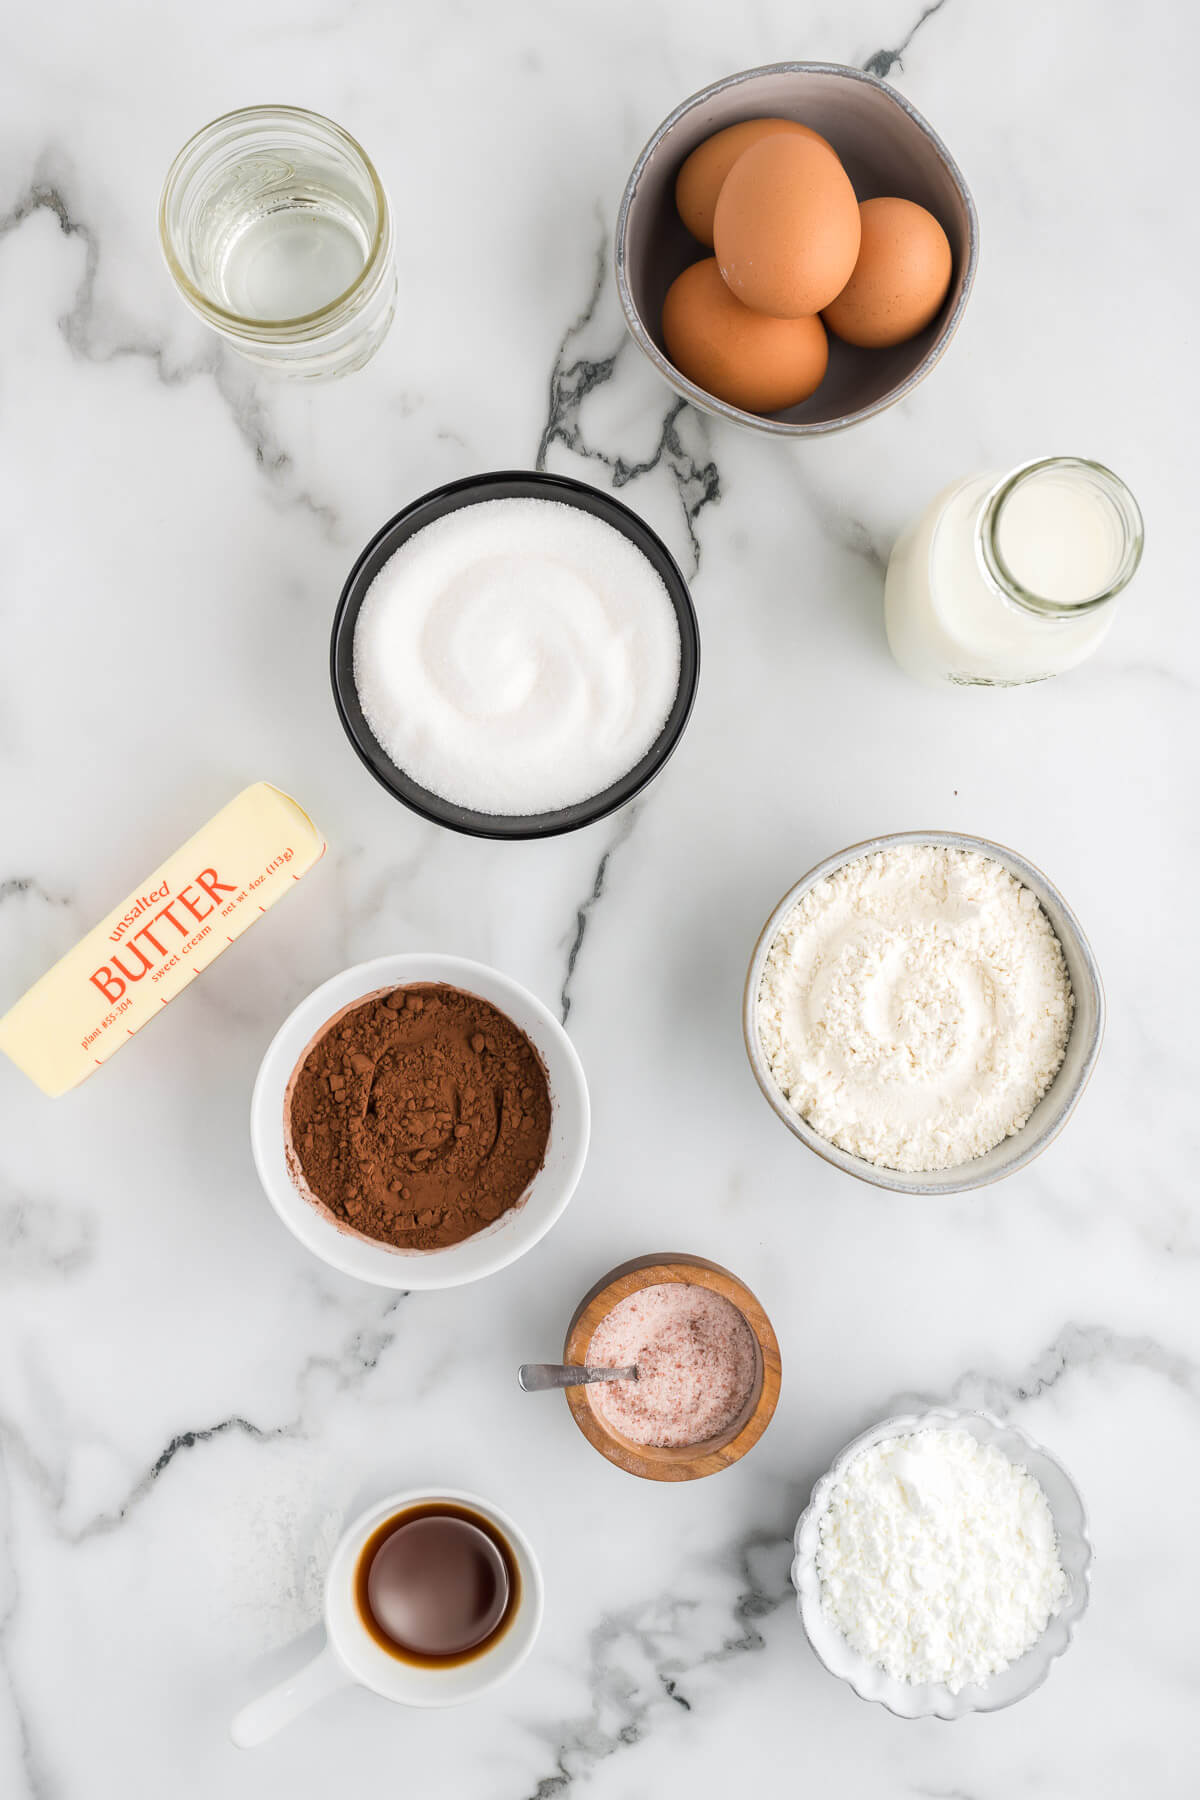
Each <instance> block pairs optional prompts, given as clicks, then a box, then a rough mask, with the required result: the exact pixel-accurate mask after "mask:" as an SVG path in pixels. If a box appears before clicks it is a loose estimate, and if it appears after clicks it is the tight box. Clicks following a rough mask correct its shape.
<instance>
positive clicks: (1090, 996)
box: [742, 831, 1104, 1194]
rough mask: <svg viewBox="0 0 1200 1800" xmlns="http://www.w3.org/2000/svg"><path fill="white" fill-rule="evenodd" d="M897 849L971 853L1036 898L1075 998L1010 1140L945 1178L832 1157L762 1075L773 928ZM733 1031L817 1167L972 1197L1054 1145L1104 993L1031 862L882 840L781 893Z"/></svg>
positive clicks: (955, 846) (897, 838)
mask: <svg viewBox="0 0 1200 1800" xmlns="http://www.w3.org/2000/svg"><path fill="white" fill-rule="evenodd" d="M903 844H914V845H920V844H932V845H935V846H936V847H937V848H939V849H945V850H973V851H975V852H977V853H978V854H979V855H981V856H990V857H992V858H993V859H994V860H995V861H996V862H998V863H1000V864H1001V865H1002V867H1004V868H1005V869H1007V870H1008V872H1009V874H1010V875H1012V876H1014V877H1015V879H1016V880H1017V881H1019V882H1021V883H1022V884H1023V886H1025V887H1027V888H1029V889H1030V891H1031V892H1032V893H1033V894H1035V895H1036V896H1037V899H1038V902H1039V904H1040V906H1041V908H1042V911H1043V912H1044V913H1045V915H1046V917H1047V918H1048V919H1049V921H1050V924H1051V927H1052V929H1053V931H1054V935H1055V936H1056V937H1057V939H1058V941H1059V943H1060V944H1061V945H1062V951H1063V956H1064V958H1065V959H1066V964H1067V973H1068V974H1069V976H1070V978H1071V988H1072V992H1073V993H1074V996H1075V1011H1074V1016H1073V1019H1072V1022H1071V1035H1070V1037H1069V1038H1068V1039H1067V1047H1066V1052H1065V1054H1064V1056H1063V1060H1062V1065H1061V1067H1060V1068H1059V1071H1058V1073H1057V1075H1056V1076H1055V1077H1054V1080H1053V1081H1052V1082H1051V1083H1050V1086H1049V1087H1048V1088H1047V1090H1046V1092H1045V1093H1044V1094H1043V1095H1042V1098H1041V1099H1040V1100H1039V1101H1038V1103H1037V1105H1036V1106H1035V1107H1034V1109H1033V1111H1032V1112H1031V1113H1030V1115H1029V1117H1028V1119H1027V1120H1026V1121H1025V1123H1024V1125H1022V1126H1021V1128H1020V1129H1019V1130H1018V1131H1014V1132H1013V1133H1012V1134H1011V1135H1010V1136H1009V1137H1006V1138H1002V1139H1001V1140H1000V1142H999V1143H998V1144H996V1145H994V1146H993V1148H992V1149H991V1150H987V1151H985V1152H984V1154H983V1155H982V1156H976V1157H973V1158H972V1160H971V1161H970V1162H965V1163H958V1164H956V1165H955V1166H954V1167H953V1168H950V1169H931V1170H925V1171H922V1172H921V1173H918V1174H909V1173H907V1172H905V1171H904V1170H901V1169H888V1168H884V1167H883V1165H882V1164H880V1163H872V1162H867V1161H866V1160H865V1158H863V1157H861V1156H852V1155H851V1154H850V1153H849V1151H846V1150H841V1149H839V1148H838V1146H837V1145H836V1144H833V1143H831V1142H830V1141H829V1139H828V1138H824V1137H822V1136H821V1134H820V1132H818V1131H814V1129H813V1127H812V1126H811V1125H810V1124H809V1123H808V1121H807V1119H803V1118H801V1116H800V1114H799V1113H798V1112H797V1111H796V1109H795V1107H794V1106H793V1105H792V1104H791V1102H790V1101H789V1100H788V1097H787V1095H786V1094H785V1093H784V1092H783V1090H782V1088H781V1087H780V1086H779V1084H778V1082H777V1081H776V1080H775V1077H774V1075H773V1074H772V1073H771V1068H770V1065H769V1063H768V1061H767V1057H766V1053H765V1051H764V1049H763V1046H762V1043H761V1040H760V1038H759V1031H758V999H759V991H760V989H761V987H762V980H763V970H764V968H765V966H766V961H767V957H768V956H769V954H770V951H771V946H772V944H773V943H774V942H775V939H776V937H777V936H778V935H779V931H780V927H781V926H782V924H783V921H784V920H785V919H786V918H787V915H788V913H789V912H790V911H791V910H792V908H793V906H795V904H796V902H797V901H798V900H801V899H803V897H804V895H805V894H807V893H808V892H809V890H810V889H811V888H814V887H816V885H817V883H818V882H820V881H824V880H826V879H827V878H828V877H829V876H830V875H832V874H834V873H835V871H836V870H838V869H840V868H842V867H843V866H844V865H845V864H846V863H852V862H856V861H857V860H858V859H859V858H860V857H864V856H873V855H875V853H876V852H877V851H881V850H894V849H896V848H897V847H899V846H900V845H903ZM742 1030H743V1034H744V1036H745V1040H746V1054H747V1055H748V1056H749V1058H750V1067H751V1068H752V1069H753V1071H754V1079H755V1080H756V1081H757V1082H758V1085H759V1087H760V1088H761V1089H762V1091H763V1094H764V1096H765V1098H766V1100H767V1102H768V1104H769V1106H770V1107H771V1110H772V1112H774V1113H775V1114H776V1115H777V1116H778V1117H779V1118H780V1119H782V1120H783V1122H784V1124H785V1125H786V1126H787V1128H788V1130H789V1131H790V1132H792V1133H793V1134H794V1136H796V1137H798V1138H799V1139H800V1141H801V1143H803V1144H807V1145H808V1148H809V1149H810V1150H815V1151H816V1153H817V1155H818V1156H820V1157H823V1158H824V1159H825V1161H826V1162H830V1163H832V1164H833V1165H834V1167H835V1168H838V1169H842V1170H843V1171H844V1172H845V1173H846V1174H847V1175H854V1176H856V1177H857V1179H858V1180H859V1181H868V1182H870V1183H871V1184H872V1185H873V1186H874V1187H881V1188H890V1189H891V1190H892V1191H893V1192H895V1193H899V1194H962V1193H966V1192H968V1191H970V1190H971V1189H974V1188H981V1187H987V1186H988V1185H989V1184H990V1183H991V1182H993V1181H1000V1180H1002V1179H1003V1178H1004V1177H1005V1176H1006V1175H1013V1174H1015V1173H1016V1171H1017V1170H1018V1169H1023V1168H1024V1167H1025V1166H1026V1164H1027V1163H1031V1162H1032V1161H1033V1159H1034V1157H1036V1156H1040V1155H1041V1153H1042V1151H1043V1150H1044V1149H1045V1148H1046V1146H1047V1145H1048V1144H1050V1143H1052V1142H1053V1141H1054V1139H1055V1138H1056V1137H1057V1136H1058V1134H1059V1132H1060V1131H1061V1130H1062V1128H1063V1126H1064V1125H1065V1124H1066V1122H1067V1120H1068V1119H1069V1118H1070V1116H1071V1114H1072V1113H1073V1112H1074V1110H1075V1108H1076V1106H1077V1105H1078V1103H1079V1099H1080V1096H1081V1095H1082V1093H1083V1090H1084V1088H1085V1087H1086V1086H1087V1084H1088V1082H1089V1081H1090V1080H1091V1076H1092V1070H1093V1069H1094V1068H1095V1066H1096V1058H1097V1057H1098V1056H1099V1054H1100V1045H1101V1042H1102V1040H1103V1038H1104V987H1103V984H1102V982H1101V980H1100V970H1099V968H1098V967H1097V964H1096V959H1095V957H1094V956H1093V954H1092V947H1091V945H1090V944H1089V943H1088V941H1087V938H1086V937H1085V936H1084V931H1083V927H1082V925H1081V924H1080V923H1079V920H1078V919H1077V918H1076V917H1075V914H1074V913H1073V912H1072V911H1071V908H1070V907H1069V906H1068V905H1067V902H1066V901H1065V900H1064V899H1063V897H1062V895H1061V894H1060V893H1059V891H1058V889H1057V888H1056V887H1055V886H1054V885H1053V883H1052V882H1050V881H1049V880H1048V879H1047V878H1046V876H1045V875H1043V874H1042V871H1041V870H1040V869H1038V868H1035V867H1034V865H1033V863H1030V862H1026V860H1025V858H1024V857H1023V856H1019V855H1018V854H1017V852H1016V851H1015V850H1008V849H1006V848H1005V846H1004V845H1003V844H994V843H992V842H991V840H990V839H988V838H979V837H966V836H964V835H963V834H962V833H961V832H957V831H895V832H892V833H890V834H889V835H888V836H886V837H876V838H868V839H867V840H866V842H865V843H861V844H851V845H850V847H849V849H847V850H839V851H838V852H837V854H836V855H835V856H827V857H826V858H825V860H824V862H819V863H818V864H817V866H816V868H814V869H810V870H809V871H808V874H807V875H805V876H802V877H801V879H800V880H799V881H798V882H797V883H796V884H795V886H794V887H791V888H789V889H788V891H787V893H786V894H785V895H784V896H783V899H782V900H781V901H780V902H779V904H778V906H776V907H775V909H774V911H773V912H772V913H771V916H770V918H769V919H768V920H767V922H766V924H765V925H764V926H763V928H762V931H761V933H760V934H759V938H758V942H757V944H756V945H755V946H754V954H753V956H752V957H751V958H750V971H749V974H748V975H747V977H746V989H745V994H744V996H743V1002H742Z"/></svg>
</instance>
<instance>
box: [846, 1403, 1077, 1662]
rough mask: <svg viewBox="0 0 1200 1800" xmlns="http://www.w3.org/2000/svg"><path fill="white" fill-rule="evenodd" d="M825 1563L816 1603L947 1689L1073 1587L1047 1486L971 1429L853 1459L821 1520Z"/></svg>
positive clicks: (1047, 1614)
mask: <svg viewBox="0 0 1200 1800" xmlns="http://www.w3.org/2000/svg"><path fill="white" fill-rule="evenodd" d="M816 1565H817V1573H818V1575H819V1577H820V1581H821V1604H822V1606H823V1607H824V1609H825V1612H826V1614H827V1615H828V1617H829V1618H830V1619H831V1620H832V1621H833V1623H834V1624H835V1625H836V1626H837V1627H838V1629H839V1630H840V1631H841V1632H842V1634H843V1636H844V1637H845V1638H846V1639H847V1641H848V1642H849V1643H850V1644H851V1645H852V1646H853V1648H854V1649H855V1650H857V1651H858V1652H859V1654H860V1655H861V1656H864V1657H867V1658H868V1659H869V1660H870V1661H872V1662H874V1663H876V1664H878V1665H879V1666H880V1667H881V1668H883V1669H885V1670H886V1671H887V1673H888V1674H889V1675H892V1676H893V1677H895V1678H896V1679H897V1680H899V1681H910V1682H925V1681H936V1682H942V1683H944V1684H945V1686H946V1687H948V1688H949V1689H950V1691H951V1692H952V1693H958V1692H959V1690H960V1689H961V1688H963V1687H965V1686H966V1685H967V1683H968V1682H983V1681H986V1679H987V1677H988V1676H989V1675H994V1674H997V1673H999V1671H1000V1670H1001V1669H1004V1668H1007V1667H1008V1665H1009V1663H1011V1662H1015V1660H1016V1659H1017V1657H1019V1656H1022V1655H1024V1653H1025V1651H1026V1650H1028V1649H1029V1648H1030V1647H1031V1646H1032V1645H1033V1644H1034V1643H1036V1642H1037V1639H1038V1638H1039V1637H1040V1636H1041V1634H1042V1632H1043V1631H1044V1630H1045V1629H1046V1626H1047V1624H1048V1622H1049V1620H1050V1618H1051V1616H1052V1615H1053V1614H1054V1613H1055V1612H1057V1611H1058V1609H1059V1607H1060V1606H1061V1605H1062V1603H1063V1600H1064V1599H1065V1597H1066V1593H1067V1580H1066V1576H1065V1575H1064V1573H1063V1570H1062V1566H1061V1564H1060V1562H1059V1558H1058V1544H1057V1539H1056V1535H1055V1530H1054V1520H1053V1517H1052V1515H1051V1512H1050V1506H1049V1503H1048V1501H1047V1499H1046V1496H1045V1493H1044V1492H1043V1490H1042V1488H1041V1486H1040V1485H1039V1483H1038V1482H1037V1481H1035V1479H1034V1478H1033V1476H1032V1475H1030V1473H1029V1472H1028V1470H1027V1469H1024V1468H1022V1467H1021V1466H1020V1465H1018V1464H1016V1463H1013V1462H1010V1461H1009V1459H1008V1457H1006V1456H1005V1455H1004V1454H1003V1452H1002V1451H1001V1450H999V1449H997V1448H996V1446H995V1445H992V1444H981V1443H979V1442H978V1441H977V1439H976V1438H975V1437H974V1436H973V1435H972V1434H971V1433H970V1432H969V1431H962V1430H946V1431H932V1430H931V1431H919V1432H914V1433H911V1434H909V1435H908V1436H905V1437H897V1438H887V1439H884V1441H883V1442H881V1443H879V1444H876V1445H874V1446H872V1447H870V1448H868V1449H866V1450H864V1451H863V1452H862V1453H861V1454H860V1455H858V1456H856V1457H855V1458H854V1460H853V1461H852V1462H851V1463H850V1464H849V1466H848V1467H847V1469H846V1470H845V1472H844V1474H843V1476H842V1478H841V1480H840V1481H839V1482H838V1483H837V1485H836V1486H835V1487H834V1489H833V1491H832V1493H831V1494H830V1497H829V1501H828V1504H827V1506H826V1510H825V1512H824V1513H823V1515H822V1517H821V1521H820V1545H819V1547H818V1550H817V1556H816Z"/></svg>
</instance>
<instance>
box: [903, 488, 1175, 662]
mask: <svg viewBox="0 0 1200 1800" xmlns="http://www.w3.org/2000/svg"><path fill="white" fill-rule="evenodd" d="M1141 554H1142V516H1141V513H1140V512H1139V510H1138V506H1137V502H1136V501H1135V499H1134V497H1133V495H1132V494H1131V493H1130V492H1129V489H1128V488H1127V487H1126V486H1125V484H1124V482H1122V481H1120V480H1118V478H1117V477H1116V476H1115V475H1114V474H1113V473H1112V471H1111V470H1110V469H1106V468H1104V467H1102V465H1101V464H1100V463H1094V462H1087V461H1085V460H1084V459H1083V458H1081V457H1073V456H1052V457H1047V458H1045V459H1043V460H1042V461H1040V462H1031V463H1024V464H1022V466H1021V467H1020V468H1018V469H1015V470H1014V471H1013V472H1012V473H1011V474H1010V475H1001V476H997V475H995V474H994V473H992V474H983V475H971V476H968V477H967V479H966V480H965V481H957V482H955V483H954V484H953V485H952V486H951V487H948V488H946V489H945V490H944V492H942V493H940V494H939V495H938V496H937V498H936V499H935V500H934V501H933V502H932V504H931V505H930V506H929V507H928V509H927V510H926V511H925V512H924V513H923V514H922V515H921V517H920V518H919V519H917V520H916V522H915V523H914V524H912V525H910V526H909V527H908V528H907V530H905V531H904V532H902V533H901V535H900V537H899V539H898V540H897V542H896V546H895V549H894V550H893V551H892V555H891V560H890V561H889V563H888V570H887V581H886V585H885V589H884V612H885V616H886V621H887V634H888V643H889V644H890V645H891V649H892V654H893V656H894V657H895V658H896V661H897V662H898V663H899V664H900V666H901V668H902V669H904V670H906V671H907V673H908V674H910V675H915V676H916V677H917V678H918V680H922V681H952V682H957V683H960V684H963V685H966V686H977V687H1015V686H1018V685H1019V684H1021V683H1022V682H1027V681H1045V680H1047V679H1048V677H1050V676H1051V675H1058V674H1061V673H1062V671H1063V670H1064V669H1070V668H1073V667H1074V666H1075V664H1076V663H1080V662H1082V661H1083V660H1084V658H1085V657H1087V656H1090V655H1091V653H1092V651H1093V650H1094V649H1095V648H1096V646H1097V645H1098V644H1099V642H1100V640H1101V638H1102V637H1103V636H1104V634H1105V633H1106V632H1107V630H1108V628H1109V626H1110V625H1111V624H1112V619H1113V603H1114V601H1115V599H1116V597H1117V595H1118V594H1119V593H1120V592H1121V590H1122V588H1123V587H1125V586H1126V585H1127V583H1128V582H1129V581H1130V579H1131V578H1132V576H1133V574H1134V571H1135V570H1136V568H1137V566H1138V562H1139V561H1140V559H1141Z"/></svg>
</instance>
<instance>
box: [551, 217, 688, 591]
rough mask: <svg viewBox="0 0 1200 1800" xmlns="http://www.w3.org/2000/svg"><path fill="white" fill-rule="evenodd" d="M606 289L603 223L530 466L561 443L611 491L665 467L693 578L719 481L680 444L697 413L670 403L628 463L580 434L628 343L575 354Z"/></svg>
mask: <svg viewBox="0 0 1200 1800" xmlns="http://www.w3.org/2000/svg"><path fill="white" fill-rule="evenodd" d="M607 287H608V232H607V230H606V229H605V228H604V227H603V225H602V226H601V236H600V242H599V245H598V246H597V249H596V253H595V257H594V260H593V268H592V286H591V291H590V293H589V295H588V298H587V301H586V303H585V305H584V307H583V310H582V311H581V312H580V313H579V314H578V315H577V316H576V318H575V319H574V320H573V321H572V322H571V324H569V325H568V326H567V329H566V330H565V331H564V333H563V335H562V337H561V339H560V340H559V345H558V350H557V352H556V354H555V358H554V365H553V368H552V369H551V371H550V388H549V403H548V409H547V414H546V423H545V425H544V426H543V428H542V436H541V442H540V443H539V445H538V453H537V460H536V463H535V467H536V468H538V469H540V470H545V468H546V466H547V461H548V458H549V454H550V450H551V448H552V447H553V446H554V445H555V444H561V445H562V446H563V447H564V449H566V450H569V451H570V452H571V453H572V454H573V455H575V456H580V457H583V458H585V459H586V460H587V461H589V462H599V463H601V464H602V465H603V466H604V468H606V469H607V470H608V473H609V476H610V479H611V483H612V486H613V487H614V488H623V487H627V486H628V485H629V483H630V482H633V481H636V480H638V478H639V477H640V476H643V475H649V474H651V473H652V472H653V471H654V470H655V469H657V468H659V467H660V466H661V467H664V468H665V469H666V470H667V471H668V473H669V474H670V476H671V478H672V480H673V481H674V484H675V488H676V492H677V494H678V497H679V504H680V507H681V509H682V511H683V517H684V522H685V524H686V527H687V533H688V542H689V544H690V546H691V553H692V567H691V571H690V573H691V575H692V576H693V577H695V576H696V575H697V574H698V572H699V569H700V538H699V534H698V532H697V529H696V521H697V519H698V518H699V516H700V514H701V513H702V512H703V510H704V508H705V507H706V506H709V505H712V504H715V503H716V502H717V501H719V500H720V498H721V479H720V473H719V471H718V469H717V465H716V463H715V462H713V461H712V460H711V459H705V458H704V457H702V456H697V455H693V454H692V452H691V451H690V450H689V449H688V448H687V446H686V444H685V443H684V441H683V436H682V432H681V424H682V420H683V418H684V417H686V418H687V419H689V420H695V421H696V424H697V429H698V430H700V431H701V432H703V431H704V429H705V428H704V426H703V424H702V422H701V421H700V419H699V415H698V414H696V413H694V412H693V410H692V408H691V407H690V406H688V404H687V402H686V401H684V400H680V399H672V401H671V403H670V405H669V406H668V407H667V410H666V413H665V414H664V415H663V421H662V425H661V428H660V430H659V434H658V442H657V444H656V445H655V447H654V449H653V451H652V452H651V454H650V455H649V456H648V457H643V458H640V459H638V460H632V461H631V460H630V459H629V458H627V457H625V456H624V455H623V454H622V453H621V452H620V451H619V450H606V449H603V448H601V447H600V446H598V445H596V444H594V443H591V442H590V441H589V440H588V438H587V436H586V434H585V432H584V428H583V423H582V419H581V413H582V409H583V404H584V402H585V401H586V399H587V397H588V395H589V394H592V393H594V392H595V390H596V389H597V388H599V387H603V386H604V385H605V384H606V383H607V382H609V381H611V380H612V379H613V376H614V374H615V373H616V370H617V366H618V362H619V360H620V358H621V356H622V354H623V353H624V352H625V351H627V350H628V347H629V339H628V338H627V337H624V336H622V339H621V341H620V342H619V343H618V344H617V347H616V349H615V350H613V351H612V352H611V354H609V355H607V356H601V357H587V356H583V355H577V354H576V353H575V348H574V347H575V345H576V343H577V340H578V339H579V338H580V337H581V336H582V335H583V333H584V332H585V331H586V330H587V328H588V327H589V326H590V325H591V324H592V322H593V320H594V319H595V316H596V311H597V308H598V307H599V305H600V302H601V299H602V298H603V296H604V295H605V293H606V292H607Z"/></svg>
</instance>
